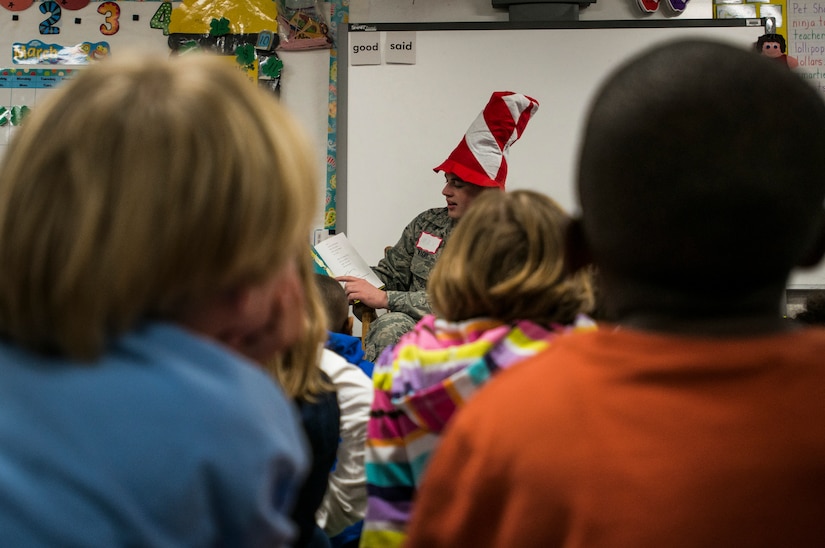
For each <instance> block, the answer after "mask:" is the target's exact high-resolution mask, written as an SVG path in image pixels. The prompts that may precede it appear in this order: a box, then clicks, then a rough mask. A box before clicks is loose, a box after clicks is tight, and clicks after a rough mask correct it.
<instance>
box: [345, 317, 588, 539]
mask: <svg viewBox="0 0 825 548" xmlns="http://www.w3.org/2000/svg"><path fill="white" fill-rule="evenodd" d="M595 328H596V325H595V323H594V322H593V320H591V319H590V318H588V317H587V316H584V315H581V316H579V318H577V320H576V321H575V322H574V324H573V325H571V326H562V325H554V326H552V328H551V329H550V330H548V329H547V328H545V327H542V326H540V325H538V324H536V323H533V322H530V321H520V322H517V323H515V324H504V323H502V322H501V321H498V320H492V319H489V318H478V319H473V320H469V321H465V322H458V323H453V322H447V321H445V320H440V319H436V318H435V316H433V315H432V314H430V315H427V316H425V317H424V318H422V319H421V320H420V321H419V322H418V324H417V325H416V326H415V328H414V329H413V330H412V331H411V332H409V333H407V334H405V335H404V336H403V337H402V338H401V340H400V341H399V342H398V344H396V345H395V346H394V347H391V348H387V349H386V350H385V351H384V352H383V353H382V354H381V356H380V357H379V358H378V360H377V362H376V364H375V370H374V372H373V385H374V387H375V398H374V400H373V404H372V409H371V411H370V418H369V422H368V423H367V452H366V472H367V497H368V498H367V514H366V518H365V520H364V530H363V533H362V536H361V544H360V546H361V547H362V548H366V547H370V548H371V547H377V546H381V547H384V546H400V545H401V544H402V543H403V541H404V538H405V534H404V530H405V528H406V524H407V522H408V521H409V518H410V513H411V510H412V501H413V498H414V496H415V493H416V489H417V488H418V486H419V485H420V482H421V477H422V474H423V473H424V469H425V468H426V465H427V462H428V461H429V458H430V455H431V454H432V452H433V451H434V450H435V448H436V446H437V445H438V442H439V439H440V436H441V432H442V431H443V429H444V427H445V425H446V424H447V422H448V421H449V419H450V417H452V416H453V414H454V413H455V411H456V410H457V409H458V408H460V407H461V406H462V405H464V403H465V402H466V401H467V400H468V399H469V398H470V397H471V396H472V395H473V394H474V393H475V392H476V391H477V390H478V389H479V388H480V387H481V386H482V385H484V384H485V383H486V382H487V381H488V380H489V379H490V377H491V376H492V375H493V374H495V373H496V372H497V371H498V370H500V369H506V368H508V367H510V366H511V365H513V364H514V363H517V362H518V361H520V360H523V359H525V358H528V357H530V356H533V355H534V354H537V353H538V352H541V351H542V350H544V349H545V348H547V347H548V346H549V345H550V343H551V341H552V340H553V339H554V338H555V337H557V336H559V335H562V334H565V333H568V332H571V331H579V330H592V329H595Z"/></svg>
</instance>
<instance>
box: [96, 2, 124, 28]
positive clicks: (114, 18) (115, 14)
mask: <svg viewBox="0 0 825 548" xmlns="http://www.w3.org/2000/svg"><path fill="white" fill-rule="evenodd" d="M97 12H98V13H99V14H101V15H103V16H104V19H103V24H102V25H100V34H103V35H104V36H111V35H113V34H117V31H119V30H120V23H119V22H118V18H119V17H120V6H118V5H117V4H116V3H115V2H103V3H102V4H100V6H98V8H97Z"/></svg>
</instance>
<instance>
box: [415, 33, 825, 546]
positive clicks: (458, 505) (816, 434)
mask: <svg viewBox="0 0 825 548" xmlns="http://www.w3.org/2000/svg"><path fill="white" fill-rule="evenodd" d="M754 82H759V85H754ZM777 98H781V100H777ZM584 127H585V132H584V140H583V144H582V147H581V152H580V158H579V162H580V163H579V174H578V181H577V183H578V191H579V199H580V205H581V216H580V218H579V219H578V220H577V221H576V222H575V223H574V224H573V225H571V227H570V230H569V231H568V240H569V242H570V249H571V251H573V252H574V253H576V252H578V253H579V254H580V256H579V257H578V259H576V262H578V263H584V262H585V261H586V260H589V261H592V263H593V264H594V265H595V266H596V267H597V268H598V272H599V287H600V299H602V300H603V304H604V306H605V308H606V310H607V312H608V315H607V316H608V317H610V318H611V319H612V321H613V323H612V324H601V326H600V329H599V330H597V331H593V332H590V333H577V334H572V335H570V336H567V337H559V338H558V339H557V340H556V341H555V343H554V344H553V345H551V346H550V347H549V348H548V349H547V350H546V351H545V352H543V353H541V354H539V355H538V356H536V357H534V358H532V359H529V360H528V361H526V362H524V363H522V364H521V365H519V366H518V367H516V368H513V369H512V370H510V371H507V372H505V373H503V374H501V375H499V377H498V378H497V379H495V380H494V381H493V382H491V383H490V384H489V386H487V387H485V389H484V390H482V391H481V392H480V393H479V394H478V395H477V396H476V397H475V398H474V399H473V400H472V401H470V402H469V403H468V405H467V407H466V408H465V409H463V410H462V412H461V413H460V414H459V415H458V416H457V417H456V420H455V421H454V422H453V423H452V424H451V425H450V428H449V430H448V432H447V434H446V436H445V438H444V440H443V442H442V444H441V446H440V447H439V449H438V451H437V452H436V454H435V456H434V458H433V461H432V462H431V463H430V466H429V468H428V469H427V474H426V476H425V478H424V484H423V487H422V488H421V489H420V490H419V492H418V499H417V501H416V510H415V512H414V513H413V519H412V524H411V529H410V537H409V542H408V544H407V546H409V547H411V548H420V547H427V548H439V547H455V546H500V547H507V548H511V547H513V546H520V547H521V546H541V547H551V546H685V547H687V546H815V545H819V544H821V543H822V539H823V532H824V531H825V529H824V528H823V523H825V489H823V488H822V485H823V478H825V436H823V435H822V423H823V421H825V405H823V401H825V368H824V367H823V366H822V356H823V355H825V330H823V329H821V328H815V327H802V326H800V325H799V324H797V323H795V322H788V321H785V320H783V319H782V317H781V315H780V314H779V313H778V312H779V310H780V305H781V302H782V301H783V298H784V293H785V287H786V283H787V280H788V277H789V275H790V272H791V270H792V269H793V268H795V267H797V266H800V267H805V266H812V265H814V264H816V263H817V262H819V261H820V259H821V258H822V256H823V252H825V210H823V200H825V177H823V173H825V154H823V151H824V150H825V131H823V128H825V103H824V102H823V99H822V97H821V96H820V95H819V94H818V92H817V91H816V90H815V89H814V87H813V86H811V85H810V84H808V83H807V82H806V81H805V80H803V79H801V78H800V77H799V75H797V74H796V73H794V72H793V71H789V70H787V69H785V67H783V66H782V65H780V64H779V63H776V62H774V61H773V60H770V59H767V58H765V57H764V56H760V55H754V54H753V52H752V51H749V50H746V49H742V48H737V47H735V46H732V45H729V44H723V43H715V42H710V41H700V40H680V41H674V42H669V43H662V44H659V45H657V47H655V48H650V49H648V50H647V51H646V52H644V53H642V54H639V55H638V56H636V57H634V58H633V59H632V60H630V61H628V62H626V63H625V64H623V65H622V66H621V67H619V68H618V69H617V70H616V72H614V73H613V74H612V75H611V76H610V77H609V78H608V79H607V80H606V81H605V83H604V84H603V85H602V87H601V88H600V90H598V92H597V94H596V96H595V102H594V103H593V105H592V107H591V110H590V112H589V115H588V118H587V120H586V124H585V126H584ZM765 128H769V131H765ZM653 145H656V146H653ZM754 154H758V158H755V157H754Z"/></svg>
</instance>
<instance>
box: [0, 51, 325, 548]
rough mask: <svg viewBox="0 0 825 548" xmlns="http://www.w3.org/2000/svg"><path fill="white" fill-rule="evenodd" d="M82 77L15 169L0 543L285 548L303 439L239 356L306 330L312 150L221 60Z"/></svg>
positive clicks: (3, 330)
mask: <svg viewBox="0 0 825 548" xmlns="http://www.w3.org/2000/svg"><path fill="white" fill-rule="evenodd" d="M79 72H80V74H79V76H77V77H76V78H75V79H74V80H73V81H70V82H68V83H67V84H66V85H65V86H64V87H63V88H62V89H60V90H58V91H57V92H56V94H55V95H54V96H52V97H51V98H50V99H49V100H48V101H47V102H46V103H45V104H42V105H38V107H37V109H35V110H34V111H33V113H32V114H31V116H30V117H29V118H27V120H26V123H25V124H24V125H23V126H22V127H21V128H20V129H19V130H18V131H17V133H15V135H14V137H13V140H12V142H11V144H10V146H9V147H8V150H7V152H6V155H5V157H4V160H3V164H2V166H1V167H0V264H2V268H0V334H2V339H1V340H0V376H2V378H3V382H2V383H0V401H2V407H0V439H3V444H4V464H3V470H4V472H3V473H2V474H0V492H2V493H3V495H2V496H0V531H2V533H0V538H2V544H7V545H10V546H32V545H55V544H60V545H78V546H79V545H89V544H97V545H108V546H118V545H124V544H135V545H147V546H148V545H152V546H157V545H179V546H182V545H190V546H191V545H216V544H221V545H232V546H240V545H270V546H281V545H285V544H288V543H289V542H290V540H291V539H292V537H293V535H294V527H293V526H292V524H291V523H290V521H289V519H288V515H289V512H290V510H291V506H292V503H293V500H294V496H295V492H296V489H297V487H298V485H299V484H300V482H301V480H302V479H303V477H304V474H305V470H306V467H307V466H306V453H305V447H304V442H303V439H302V436H301V434H300V430H299V428H300V427H299V425H298V424H297V417H296V415H295V412H294V409H293V407H292V406H291V405H290V404H289V403H288V402H287V400H286V399H285V398H284V396H283V393H282V392H281V390H280V389H279V388H278V387H277V386H276V384H275V383H273V382H272V381H271V380H270V379H268V378H267V377H266V375H265V374H264V373H262V372H261V371H260V368H259V367H257V366H256V365H255V364H253V363H252V362H251V361H249V360H248V359H246V358H244V357H243V356H242V355H241V354H243V355H246V356H248V357H249V358H252V359H254V360H256V361H261V360H265V359H268V358H270V357H271V356H272V355H273V354H274V353H276V352H278V351H281V350H282V349H284V348H286V347H287V346H289V345H290V344H292V343H293V342H294V341H295V340H297V338H298V337H299V336H300V335H301V324H300V322H297V321H295V317H293V316H294V315H295V314H297V312H296V310H300V308H302V306H303V292H302V288H301V285H300V282H299V280H298V278H297V274H296V268H295V261H296V260H297V258H298V253H299V250H300V249H301V247H302V246H303V245H304V242H305V238H306V234H307V233H308V231H309V225H310V221H311V218H312V212H313V209H314V206H315V203H316V202H315V192H314V190H313V189H314V187H315V168H314V161H313V155H312V153H311V149H310V148H309V146H308V144H307V140H306V138H305V137H304V135H303V132H302V131H301V128H300V127H299V126H298V124H297V123H296V122H295V121H294V120H293V118H292V117H291V116H290V115H289V114H288V113H287V112H286V111H285V109H284V108H283V107H282V106H281V105H279V104H278V101H277V100H276V99H275V98H274V97H272V96H269V95H267V94H265V92H263V91H260V90H258V89H257V88H256V87H255V86H254V85H250V83H249V82H248V81H247V80H246V79H245V78H244V77H243V76H241V75H240V73H239V71H237V70H236V69H235V68H233V67H231V66H230V65H229V64H228V63H226V62H225V60H223V59H221V60H219V59H216V58H214V57H211V56H207V55H205V54H190V55H187V56H183V57H178V58H172V59H167V58H165V57H147V56H139V55H130V54H127V53H123V54H122V55H120V56H118V57H116V58H112V59H107V60H106V61H103V62H101V63H99V64H96V65H93V66H90V67H88V68H84V69H83V70H82V71H79Z"/></svg>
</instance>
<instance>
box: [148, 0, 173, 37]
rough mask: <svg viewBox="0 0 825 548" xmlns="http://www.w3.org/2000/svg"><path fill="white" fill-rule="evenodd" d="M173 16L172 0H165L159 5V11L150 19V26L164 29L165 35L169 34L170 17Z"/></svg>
mask: <svg viewBox="0 0 825 548" xmlns="http://www.w3.org/2000/svg"><path fill="white" fill-rule="evenodd" d="M171 17H172V2H168V1H164V2H163V3H162V4H161V5H160V6H158V11H156V12H155V14H154V15H153V16H152V20H151V21H149V27H150V28H153V29H163V35H164V36H166V35H168V34H169V19H171Z"/></svg>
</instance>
